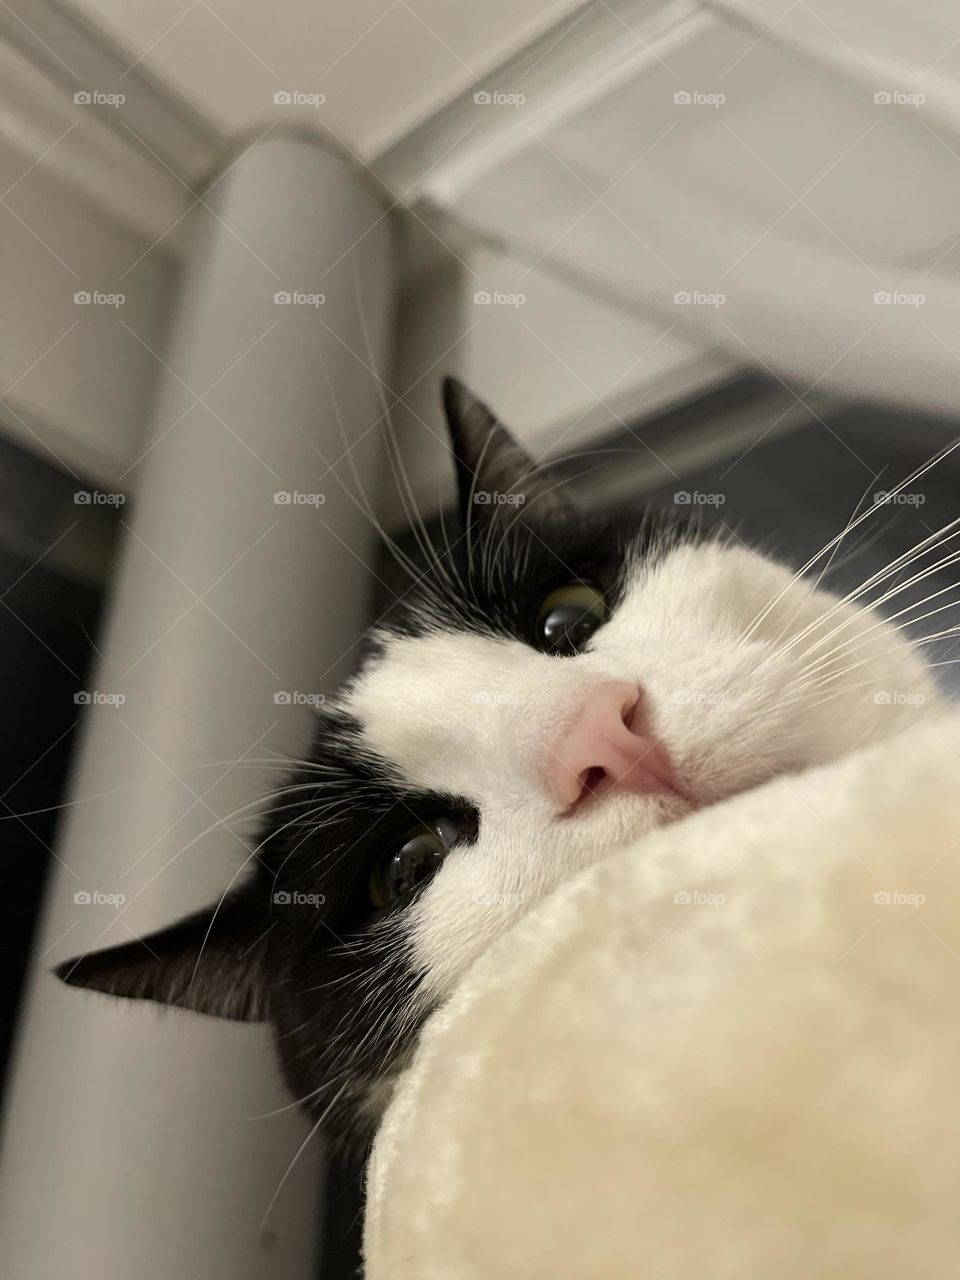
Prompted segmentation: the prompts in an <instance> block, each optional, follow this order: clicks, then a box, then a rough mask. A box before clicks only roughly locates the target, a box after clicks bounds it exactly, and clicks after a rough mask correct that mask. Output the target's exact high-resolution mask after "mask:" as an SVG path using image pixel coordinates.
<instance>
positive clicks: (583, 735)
mask: <svg viewBox="0 0 960 1280" xmlns="http://www.w3.org/2000/svg"><path fill="white" fill-rule="evenodd" d="M640 707H641V693H640V690H639V689H638V688H637V686H636V685H633V684H626V683H624V682H621V681H615V680H610V681H606V682H605V683H603V684H598V685H594V686H593V688H592V689H590V690H589V691H588V693H587V695H586V697H585V699H584V701H583V704H582V706H581V707H580V710H579V712H578V714H577V717H576V719H575V720H574V723H573V724H572V725H570V726H569V727H568V728H567V729H566V730H565V732H564V734H563V737H562V738H561V740H560V742H559V743H558V744H557V746H556V748H555V749H554V750H553V751H550V752H549V753H548V766H547V778H546V780H547V785H548V787H549V790H550V792H551V794H552V796H553V798H554V800H555V801H556V802H557V804H558V806H559V809H560V812H561V813H564V814H569V813H571V812H573V810H575V809H578V808H579V807H580V805H581V803H585V802H587V801H591V800H595V799H598V798H600V797H601V796H606V795H608V794H610V793H611V792H614V791H619V792H623V793H631V794H633V795H663V794H670V793H672V794H676V787H675V785H674V781H673V771H672V768H671V765H670V761H669V758H668V757H667V754H666V751H665V749H664V747H663V745H662V743H660V742H659V741H657V739H655V738H653V737H651V735H650V734H649V733H648V732H646V731H645V724H644V722H645V720H646V716H645V715H641V714H640Z"/></svg>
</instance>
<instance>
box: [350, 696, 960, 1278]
mask: <svg viewBox="0 0 960 1280" xmlns="http://www.w3.org/2000/svg"><path fill="white" fill-rule="evenodd" d="M850 714H851V715H853V714H855V712H854V708H853V707H852V706H851V708H850ZM958 760H960V715H958V714H956V713H954V714H952V715H944V716H942V717H939V718H937V719H929V718H924V719H922V720H921V721H920V723H917V724H915V725H913V726H912V727H911V728H910V729H909V730H907V732H906V733H905V734H903V735H902V736H900V737H897V738H892V739H889V740H887V741H886V742H883V743H880V744H877V745H874V746H872V747H869V748H865V749H863V750H861V751H856V752H853V753H852V754H851V755H849V756H847V757H845V758H844V759H843V760H841V761H838V762H836V763H834V764H831V765H827V766H825V767H824V768H821V769H815V770H810V771H808V772H807V773H805V774H802V775H800V776H795V777H784V778H780V779H778V780H777V781H776V782H774V783H772V784H770V785H769V786H765V787H761V788H758V789H756V790H754V791H752V792H750V793H748V794H745V795H741V796H738V797H736V798H734V799H733V800H731V801H730V802H728V803H725V804H722V805H719V806H716V807H714V808H710V809H706V810H703V811H702V812H700V813H697V814H694V815H692V816H691V817H689V818H687V819H685V820H684V821H682V822H679V823H676V824H674V825H673V826H671V827H669V828H666V829H664V830H660V831H656V832H653V833H651V834H650V835H648V836H646V837H645V838H643V839H642V840H640V841H639V842H637V844H635V845H634V846H632V847H630V848H628V849H627V850H626V851H624V852H623V853H622V854H618V855H615V856H614V857H612V858H608V859H607V860H606V862H605V863H604V864H603V865H599V866H596V867H594V868H592V869H591V870H590V871H588V872H586V873H585V874H584V875H582V876H580V877H578V878H577V879H576V880H575V881H572V882H571V883H569V884H568V885H566V886H565V887H564V888H563V889H561V890H560V891H559V892H558V893H556V894H554V895H553V896H552V897H551V898H550V900H549V901H548V902H545V903H544V904H543V905H542V907H541V908H540V909H539V910H538V911H537V912H535V913H534V914H532V915H531V916H530V917H529V918H528V919H526V920H524V921H522V922H521V923H520V924H519V925H518V927H517V928H516V929H513V930H511V931H510V932H508V933H507V934H506V935H504V936H503V937H502V938H501V939H500V940H499V941H498V942H497V943H496V944H495V945H494V946H492V947H490V949H489V950H488V952H487V953H486V954H485V955H484V957H483V958H482V960H481V961H480V962H479V963H478V964H477V965H476V966H475V967H474V969H473V970H472V971H471V973H470V974H469V975H468V976H467V977H466V978H465V980H464V981H463V982H462V983H461V984H460V986H459V988H458V990H457V991H456V993H455V994H454V996H453V997H452V999H451V1000H450V1001H449V1002H447V1004H445V1005H444V1007H443V1008H442V1009H441V1010H440V1011H439V1012H438V1013H437V1014H436V1015H435V1016H434V1018H433V1019H432V1020H431V1022H430V1023H429V1024H428V1025H427V1027H426V1029H425V1031H424V1033H423V1036H422V1039H421V1043H420V1048H419V1050H418V1054H417V1058H416V1060H415V1062H414V1064H413V1067H412V1068H411V1070H410V1072H409V1073H408V1074H407V1076H406V1077H405V1078H404V1080H403V1081H402V1083H401V1084H400V1086H399V1088H398V1090H397V1093H396V1096H395V1098H394V1101H393V1102H392V1104H391V1106H390V1109H389V1110H388V1112H387V1115H386V1118H385V1120H384V1124H383V1126H382V1128H381V1130H380V1132H379V1134H378V1137H377V1142H376V1145H375V1147H374V1151H373V1155H372V1158H371V1161H370V1166H369V1169H370V1172H369V1183H368V1186H369V1201H368V1206H369V1207H368V1216H367V1228H366V1237H365V1255H366V1268H365V1272H364V1274H365V1275H366V1276H367V1277H368V1278H369V1280H534V1278H537V1280H540V1278H541V1277H543V1278H546V1277H549V1280H584V1277H589V1278H590V1280H633V1278H634V1277H651V1278H654V1277H656V1278H657V1280H668V1278H669V1280H771V1277H776V1280H814V1278H817V1280H825V1278H826V1277H831V1278H832V1277H844V1280H901V1278H902V1277H905V1276H918V1277H919V1276H922V1277H926V1278H929V1280H933V1278H934V1277H936V1278H937V1280H940V1278H941V1277H944V1278H946V1277H948V1276H956V1275H957V1273H958V1265H960V1214H958V1211H957V1185H958V1178H960V1110H958V1108H957V1102H956V1092H957V1078H958V1075H960V1012H958V1005H957V999H956V989H957V979H958V974H960V858H958V833H960V787H958V786H957V761H958Z"/></svg>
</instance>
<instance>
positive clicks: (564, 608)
mask: <svg viewBox="0 0 960 1280" xmlns="http://www.w3.org/2000/svg"><path fill="white" fill-rule="evenodd" d="M606 616H607V605H606V601H605V600H604V598H603V592H602V591H599V590H598V589H597V588H596V587H592V586H590V584H589V583H586V582H571V583H569V584H568V585H567V586H565V587H558V588H557V590H556V591H551V592H550V594H549V595H548V596H547V598H546V599H545V600H544V602H543V604H542V605H541V606H540V608H539V610H538V612H537V639H538V641H539V643H540V645H541V647H542V648H543V649H544V650H545V651H546V652H547V653H552V654H556V655H558V656H569V655H571V654H574V653H579V652H580V650H581V649H582V648H583V646H584V645H585V644H586V643H587V641H588V640H589V639H590V637H591V636H592V635H593V633H594V632H595V631H596V629H597V627H599V626H600V624H601V622H603V620H604V619H605V618H606Z"/></svg>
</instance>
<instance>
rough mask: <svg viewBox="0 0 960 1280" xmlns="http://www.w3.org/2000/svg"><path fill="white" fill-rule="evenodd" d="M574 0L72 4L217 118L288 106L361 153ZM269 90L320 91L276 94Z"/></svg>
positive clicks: (230, 123)
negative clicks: (280, 100)
mask: <svg viewBox="0 0 960 1280" xmlns="http://www.w3.org/2000/svg"><path fill="white" fill-rule="evenodd" d="M579 4H580V0H482V3H466V0H272V3H268V4H265V3H263V0H80V3H76V4H75V5H74V7H75V8H77V9H79V10H80V11H81V12H82V13H83V14H84V15H86V16H87V17H88V18H90V19H93V20H94V21H95V22H97V23H98V24H99V25H101V26H102V27H103V28H104V29H105V30H106V31H107V32H108V33H109V34H110V35H112V36H113V37H114V38H115V39H116V40H118V41H119V42H120V43H121V44H123V45H124V46H125V47H126V48H127V49H128V50H129V51H130V59H131V62H133V60H134V59H137V60H138V62H142V63H143V64H144V65H145V66H146V67H147V68H148V69H149V70H150V71H152V72H153V73H155V74H156V75H158V76H159V77H161V78H162V79H163V80H165V81H167V83H169V84H170V85H172V86H174V87H175V88H176V89H177V90H178V91H179V92H180V93H181V94H182V95H183V96H184V97H185V98H187V99H188V100H189V101H190V102H192V103H193V105H194V106H196V107H197V108H198V109H199V110H200V111H201V112H202V113H203V114H204V115H206V116H207V117H208V118H209V119H210V120H211V121H212V122H214V123H215V124H216V125H218V126H219V127H220V128H221V129H224V130H227V131H234V130H240V129H245V128H249V127H255V126H257V125H263V124H264V122H266V121H269V120H271V119H283V120H288V119H296V118H297V117H300V118H302V119H307V120H310V121H312V122H316V123H320V124H322V125H323V126H324V127H325V128H327V129H329V130H331V131H332V132H333V133H334V134H335V135H336V136H337V137H339V138H340V139H341V140H342V141H343V142H344V143H345V144H347V145H348V146H349V147H351V148H353V149H355V150H357V151H358V153H359V154H360V155H361V156H363V158H364V159H369V158H371V157H373V156H374V155H376V154H377V153H378V152H379V151H381V150H383V149H384V148H385V147H387V146H388V145H390V144H391V143H393V142H395V141H397V140H398V139H399V138H400V137H402V136H403V135H404V134H405V133H406V132H408V131H409V130H410V129H411V128H412V127H413V126H414V125H416V124H418V123H419V122H420V121H422V120H423V119H425V118H426V117H427V116H429V115H430V114H432V113H433V112H434V111H435V110H436V109H437V108H438V107H440V106H441V105H443V104H444V103H445V102H447V101H448V100H449V99H451V98H453V97H454V96H455V95H457V94H458V93H462V92H463V91H464V90H465V89H467V88H468V87H470V86H471V85H473V84H475V83H478V82H481V81H482V78H483V75H484V74H485V73H486V72H487V71H488V70H490V69H491V68H494V67H496V66H498V65H500V64H501V63H502V62H503V61H505V60H506V59H507V58H509V57H510V56H511V55H513V54H514V53H516V52H517V51H518V50H520V49H521V48H522V47H523V46H525V45H526V44H527V43H529V42H530V41H531V40H534V39H536V38H537V37H538V36H540V35H541V34H542V33H543V32H544V31H546V30H547V29H549V28H550V26H552V25H553V24H554V23H556V22H557V21H559V20H560V19H562V18H563V17H565V16H566V15H567V14H569V13H570V12H571V11H573V10H575V9H577V8H578V6H579ZM491 87H492V88H495V87H496V86H491ZM281 91H287V92H295V93H302V94H323V95H324V96H325V99H326V101H325V102H324V103H323V105H322V106H320V107H311V106H306V105H302V106H296V105H293V106H276V105H275V104H274V94H275V93H277V92H281Z"/></svg>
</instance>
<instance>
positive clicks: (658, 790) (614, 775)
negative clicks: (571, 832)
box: [560, 738, 700, 819]
mask: <svg viewBox="0 0 960 1280" xmlns="http://www.w3.org/2000/svg"><path fill="white" fill-rule="evenodd" d="M578 782H579V784H580V790H579V794H578V795H577V796H576V798H575V799H574V800H573V802H572V803H571V804H570V805H568V806H567V808H566V809H564V811H563V812H562V813H561V815H560V816H561V818H564V819H567V818H572V817H575V816H577V815H579V814H581V813H583V812H584V811H585V810H591V809H594V808H595V807H597V806H598V805H601V804H603V803H604V802H605V801H607V800H609V799H610V798H612V797H614V796H628V795H629V796H637V797H646V798H649V799H651V800H661V801H665V802H669V801H681V802H682V803H683V804H684V807H685V808H687V809H694V808H699V807H700V805H699V802H698V801H697V800H696V798H695V797H694V796H693V795H692V794H691V792H690V790H689V788H688V787H687V786H686V785H685V784H684V782H683V780H682V779H681V778H680V777H679V775H678V772H677V770H676V768H675V766H674V763H673V761H672V760H671V758H670V754H669V752H668V751H667V749H666V747H665V746H664V744H663V743H662V742H660V741H658V740H657V739H654V738H649V739H646V740H644V741H643V745H642V746H641V747H640V748H639V750H638V751H637V753H636V754H635V755H633V754H632V755H629V756H627V755H624V756H623V757H621V758H619V759H618V758H616V757H613V758H610V759H608V761H607V762H606V764H604V765H591V766H589V767H588V768H586V769H584V770H583V771H582V772H581V774H580V775H579V777H578ZM672 807H674V806H671V808H672Z"/></svg>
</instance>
